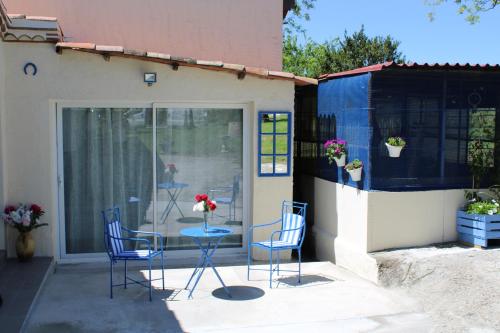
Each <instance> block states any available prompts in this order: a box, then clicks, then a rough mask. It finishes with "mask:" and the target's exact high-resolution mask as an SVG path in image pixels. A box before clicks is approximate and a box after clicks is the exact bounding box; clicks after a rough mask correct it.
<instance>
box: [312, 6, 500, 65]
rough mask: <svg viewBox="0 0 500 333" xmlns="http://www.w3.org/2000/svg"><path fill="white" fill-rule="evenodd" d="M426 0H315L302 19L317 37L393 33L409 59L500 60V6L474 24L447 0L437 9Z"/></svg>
mask: <svg viewBox="0 0 500 333" xmlns="http://www.w3.org/2000/svg"><path fill="white" fill-rule="evenodd" d="M432 10H433V8H431V7H429V6H428V5H426V4H425V0H317V2H316V6H315V8H314V9H313V10H312V11H311V12H310V15H311V20H310V21H308V22H303V23H302V24H303V27H304V28H305V29H306V34H307V35H308V36H309V37H311V38H312V39H313V40H315V41H317V42H322V41H324V40H326V39H330V38H335V37H338V36H342V35H343V34H344V30H347V32H348V33H352V32H354V31H358V30H359V29H360V27H361V25H363V24H364V26H365V31H366V33H367V34H368V35H369V36H372V37H373V36H378V35H382V36H385V35H391V36H392V37H394V38H395V39H397V40H399V41H400V42H401V46H400V50H401V51H402V52H403V54H404V55H405V56H406V58H407V60H408V61H412V62H418V63H424V62H432V63H434V62H438V63H445V62H450V63H455V62H458V63H467V62H469V63H479V64H484V63H489V64H498V63H500V8H498V9H494V10H492V11H489V12H486V13H484V14H483V15H482V16H481V21H480V22H479V23H477V24H475V25H471V24H470V23H469V22H467V21H466V20H465V18H464V16H462V15H458V14H457V7H456V6H454V5H452V4H445V5H442V6H440V7H437V8H435V9H434V13H435V20H434V21H433V22H431V21H429V19H428V16H427V14H428V13H429V12H430V11H432Z"/></svg>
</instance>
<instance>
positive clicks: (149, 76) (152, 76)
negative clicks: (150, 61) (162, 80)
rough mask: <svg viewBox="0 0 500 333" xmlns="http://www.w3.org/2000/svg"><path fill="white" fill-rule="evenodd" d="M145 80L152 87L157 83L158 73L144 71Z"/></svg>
mask: <svg viewBox="0 0 500 333" xmlns="http://www.w3.org/2000/svg"><path fill="white" fill-rule="evenodd" d="M144 82H145V83H147V84H148V87H151V86H152V85H153V83H156V73H144Z"/></svg>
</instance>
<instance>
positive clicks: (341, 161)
mask: <svg viewBox="0 0 500 333" xmlns="http://www.w3.org/2000/svg"><path fill="white" fill-rule="evenodd" d="M333 159H334V160H335V163H337V167H339V168H341V167H343V166H345V154H342V156H340V158H338V157H333Z"/></svg>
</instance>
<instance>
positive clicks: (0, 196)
mask: <svg viewBox="0 0 500 333" xmlns="http://www.w3.org/2000/svg"><path fill="white" fill-rule="evenodd" d="M3 49H4V43H3V42H1V41H0V209H2V210H3V207H4V206H5V201H4V186H3V184H4V181H3V180H4V174H3V170H4V168H3V166H4V163H5V155H4V154H3V145H4V139H3V136H2V132H3V124H4V121H3V117H4V109H5V108H4V106H5V104H4V102H5V92H4V90H5V75H4V73H5V61H4V51H3ZM4 250H5V225H4V223H3V222H2V224H1V225H0V251H4Z"/></svg>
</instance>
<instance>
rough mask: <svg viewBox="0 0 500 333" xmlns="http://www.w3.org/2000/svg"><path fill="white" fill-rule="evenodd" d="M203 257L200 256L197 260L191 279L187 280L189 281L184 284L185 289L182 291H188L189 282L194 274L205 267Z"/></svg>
mask: <svg viewBox="0 0 500 333" xmlns="http://www.w3.org/2000/svg"><path fill="white" fill-rule="evenodd" d="M205 261H206V259H205V256H204V255H201V257H200V258H198V263H197V264H196V267H195V269H194V271H193V274H191V277H190V278H189V281H188V283H187V284H186V288H184V289H186V290H187V289H188V288H189V285H190V284H191V281H192V280H193V277H194V276H195V275H196V273H198V270H199V269H200V268H201V266H203V265H205Z"/></svg>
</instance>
